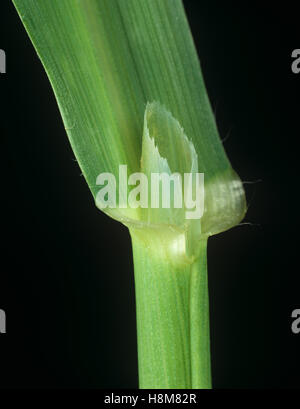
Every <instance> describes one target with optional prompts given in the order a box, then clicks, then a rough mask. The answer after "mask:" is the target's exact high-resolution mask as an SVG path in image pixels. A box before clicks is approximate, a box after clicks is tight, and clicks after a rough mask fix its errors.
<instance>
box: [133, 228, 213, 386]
mask: <svg viewBox="0 0 300 409" xmlns="http://www.w3.org/2000/svg"><path fill="white" fill-rule="evenodd" d="M130 233H131V237H132V245H133V256H134V269H135V291H136V307H137V330H138V361H139V383H140V388H142V389H144V388H155V389H156V388H163V389H173V388H178V389H188V388H210V387H211V374H210V347H209V303H208V286H207V270H206V242H207V240H206V239H203V241H201V242H200V251H199V252H198V254H197V257H196V258H192V259H188V258H187V257H183V256H180V255H179V256H178V257H176V254H175V253H177V255H178V251H179V250H180V245H179V247H178V243H177V247H178V248H176V244H175V241H174V240H171V241H170V243H169V245H170V246H171V247H172V246H173V254H171V253H170V247H169V250H167V248H168V246H166V240H164V239H166V238H165V237H163V236H162V237H161V238H159V235H147V234H145V232H143V233H142V234H140V232H139V231H137V230H133V229H131V230H130ZM167 240H168V238H167ZM174 249H175V250H174ZM178 249H179V250H178Z"/></svg>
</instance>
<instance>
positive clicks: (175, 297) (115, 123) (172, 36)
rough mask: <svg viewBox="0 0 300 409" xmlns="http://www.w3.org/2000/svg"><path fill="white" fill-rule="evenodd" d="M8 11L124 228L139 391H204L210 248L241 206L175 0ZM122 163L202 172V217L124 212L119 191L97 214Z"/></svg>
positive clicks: (40, 2)
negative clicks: (105, 183) (105, 179)
mask: <svg viewBox="0 0 300 409" xmlns="http://www.w3.org/2000/svg"><path fill="white" fill-rule="evenodd" d="M13 3H14V4H15V7H16V9H17V11H18V13H19V15H20V18H21V20H22V22H23V24H24V26H25V28H26V30H27V33H28V35H29V36H30V38H31V41H32V43H33V45H34V47H35V49H36V51H37V53H38V55H39V57H40V59H41V62H42V64H43V65H44V68H45V70H46V72H47V75H48V77H49V80H50V82H51V85H52V87H53V90H54V93H55V96H56V99H57V102H58V106H59V109H60V112H61V115H62V118H63V122H64V125H65V128H66V131H67V134H68V137H69V140H70V143H71V145H72V148H73V150H74V153H75V156H76V158H77V161H78V163H79V166H80V167H81V170H82V173H83V174H84V176H85V178H86V180H87V183H88V185H89V187H90V190H91V192H92V194H93V196H94V199H95V201H96V205H97V206H98V207H99V208H101V209H102V210H103V211H105V212H106V213H107V214H108V215H110V216H111V217H113V218H115V219H117V220H120V221H121V222H122V223H124V224H125V225H127V226H128V227H129V230H130V234H131V237H132V243H133V252H134V264H135V282H136V297H137V316H138V344H139V372H140V385H141V387H178V388H180V387H182V388H189V387H193V388H195V387H196V388H199V387H210V385H211V381H210V364H209V361H210V358H209V325H208V289H207V276H206V242H207V237H208V236H210V235H212V234H215V233H219V232H221V231H224V230H226V229H228V228H230V227H232V226H234V225H236V224H238V223H239V222H240V220H241V219H242V218H243V216H244V214H245V210H246V202H245V196H244V190H243V186H242V183H241V181H240V179H239V177H238V176H237V175H236V173H235V172H234V171H233V169H232V168H231V165H230V162H229V160H228V158H227V156H226V154H225V151H224V149H223V146H222V143H221V141H220V138H219V135H218V131H217V127H216V123H215V119H214V116H213V113H212V110H211V107H210V103H209V100H208V96H207V93H206V89H205V85H204V82H203V78H202V75H201V70H200V65H199V60H198V57H197V53H196V50H195V47H194V43H193V39H192V36H191V33H190V30H189V26H188V23H187V19H186V16H185V13H184V9H183V5H182V3H181V0H13ZM207 35H208V36H209V32H208V33H207ZM120 165H123V166H126V167H127V168H126V169H127V173H128V175H130V174H132V173H136V172H144V173H145V174H146V175H148V176H149V175H150V174H152V173H153V172H160V171H165V172H166V173H167V174H169V175H170V174H171V173H174V172H179V173H181V174H182V173H185V172H187V173H189V172H191V173H192V174H193V175H195V174H196V173H203V174H204V181H205V197H204V214H203V217H202V218H201V219H198V220H192V221H187V220H186V218H185V216H184V211H185V210H186V209H178V208H175V206H171V209H164V208H163V207H162V206H160V207H159V208H158V209H152V208H150V209H149V208H127V209H126V208H123V207H122V203H123V200H124V199H126V200H127V199H128V198H129V197H130V194H132V190H131V191H130V189H129V190H128V192H125V193H124V191H123V190H121V195H120V197H119V198H118V200H117V205H118V206H117V207H116V208H109V207H106V208H103V200H104V197H102V198H101V197H100V199H99V195H98V194H99V185H97V180H98V176H99V175H100V174H103V173H112V174H113V175H115V176H116V177H117V176H118V175H119V166H120ZM192 186H195V182H192ZM116 188H117V191H118V190H119V189H121V188H120V184H119V181H118V180H117V181H116ZM135 192H137V191H135ZM133 193H134V192H133ZM141 193H142V194H143V193H145V192H143V191H141ZM100 196H101V195H100Z"/></svg>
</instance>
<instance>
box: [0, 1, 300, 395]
mask: <svg viewBox="0 0 300 409" xmlns="http://www.w3.org/2000/svg"><path fill="white" fill-rule="evenodd" d="M241 3H242V2H240V4H238V3H235V2H232V1H227V2H220V1H215V0H214V1H212V0H210V1H209V2H207V1H192V0H189V1H185V2H184V4H185V6H186V11H187V16H188V19H189V21H190V25H191V29H192V32H193V36H194V40H195V43H196V46H197V50H198V53H199V57H200V60H201V64H202V70H203V75H204V79H205V82H206V85H207V89H208V94H209V97H210V100H211V103H212V106H213V108H214V110H215V112H216V119H217V124H218V127H219V130H220V134H221V137H222V138H226V140H225V141H224V144H225V149H226V151H227V153H228V156H229V158H230V160H231V162H232V165H233V167H234V169H235V170H236V171H237V173H238V174H239V175H240V176H241V178H242V180H243V181H257V180H261V181H260V182H257V183H253V184H246V185H245V187H246V191H247V197H248V203H249V210H248V214H247V217H246V220H245V221H247V222H249V223H251V224H247V225H241V226H238V227H236V228H234V229H232V230H231V231H228V232H226V233H223V234H220V235H218V236H215V237H213V238H211V239H210V240H209V246H208V266H209V289H210V309H211V339H212V341H211V342H212V370H213V386H214V387H215V388H274V387H275V388H278V387H281V388H290V387H294V388H297V387H299V385H300V375H299V372H300V355H299V346H300V334H299V335H295V334H293V333H292V332H291V323H292V318H291V313H292V311H293V309H295V308H300V297H299V290H300V278H299V257H298V254H299V244H298V226H299V221H298V217H299V210H298V191H299V180H298V173H299V172H298V167H299V162H300V160H299V144H298V140H299V126H298V122H299V119H298V118H299V107H300V104H299V100H298V96H299V93H300V74H298V75H296V74H293V73H292V71H291V62H292V58H291V53H292V50H294V49H296V48H300V40H299V39H298V33H297V26H298V22H297V10H296V9H295V8H294V7H293V6H292V5H291V3H287V2H284V3H279V4H278V5H277V6H275V5H274V3H273V4H272V8H267V7H263V6H256V5H255V4H253V3H252V4H251V5H250V3H247V2H243V5H241ZM247 4H248V5H247ZM0 48H2V49H4V50H5V52H6V55H7V73H6V74H5V75H2V74H1V75H0V92H1V111H0V112H1V113H0V115H1V122H0V131H1V156H0V163H1V169H2V171H1V179H0V180H1V184H0V187H1V191H0V192H1V236H2V244H1V265H0V266H1V267H0V268H1V273H0V308H2V309H4V310H5V311H6V314H7V334H5V335H3V334H0V387H10V388H14V387H22V388H38V387H46V388H47V387H49V388H62V387H72V388H85V387H97V388H136V387H137V385H138V380H137V357H136V327H135V325H136V324H135V303H134V282H133V265H132V256H131V245H130V238H129V234H128V232H127V230H126V228H125V227H123V226H122V225H120V224H119V223H117V222H115V221H114V220H111V219H109V218H108V217H107V216H105V215H104V214H102V213H100V212H99V211H98V210H97V209H96V207H95V206H94V203H93V199H92V196H91V194H90V192H89V190H88V187H87V185H86V183H85V181H84V179H83V177H82V176H80V170H79V168H78V165H77V163H76V162H75V161H74V157H73V153H72V151H71V148H70V146H69V143H68V140H67V137H66V134H65V131H64V127H63V124H62V120H61V118H60V115H59V112H58V108H57V105H56V102H55V99H54V96H53V93H52V91H51V88H50V85H49V83H48V80H47V77H46V75H45V73H44V71H43V68H42V66H41V64H40V62H39V60H38V58H37V56H36V54H35V52H34V49H33V47H32V45H31V43H30V41H29V39H28V38H27V35H26V33H25V31H24V29H23V26H22V24H21V22H20V21H19V18H18V16H17V14H16V12H15V10H14V8H13V6H12V4H11V3H10V2H1V5H0Z"/></svg>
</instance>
